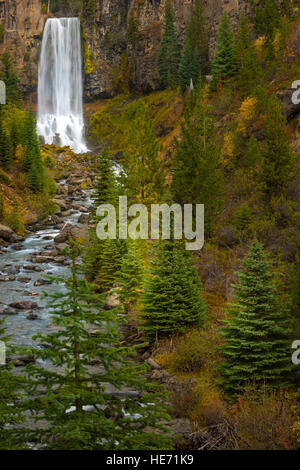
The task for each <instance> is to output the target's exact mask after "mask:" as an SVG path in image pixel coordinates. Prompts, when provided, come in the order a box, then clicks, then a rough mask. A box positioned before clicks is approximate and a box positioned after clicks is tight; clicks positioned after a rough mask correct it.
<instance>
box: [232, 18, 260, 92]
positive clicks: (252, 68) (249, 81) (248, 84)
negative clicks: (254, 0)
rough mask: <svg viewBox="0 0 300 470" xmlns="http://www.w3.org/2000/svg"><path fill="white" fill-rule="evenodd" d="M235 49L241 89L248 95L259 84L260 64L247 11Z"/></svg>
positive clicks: (241, 22)
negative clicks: (255, 51)
mask: <svg viewBox="0 0 300 470" xmlns="http://www.w3.org/2000/svg"><path fill="white" fill-rule="evenodd" d="M235 51H236V63H237V68H238V78H237V80H238V87H239V91H240V93H241V95H242V96H248V95H249V94H250V93H251V91H252V90H253V88H254V86H256V85H257V82H258V75H259V66H258V64H257V60H256V57H255V53H254V49H253V46H252V29H251V26H250V25H249V21H248V19H247V17H246V15H245V13H242V15H241V18H240V22H239V28H238V32H237V38H236V46H235Z"/></svg>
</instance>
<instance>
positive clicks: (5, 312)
mask: <svg viewBox="0 0 300 470" xmlns="http://www.w3.org/2000/svg"><path fill="white" fill-rule="evenodd" d="M17 314H18V312H17V311H16V310H14V309H13V308H11V307H6V308H4V309H3V310H0V315H5V316H11V315H17Z"/></svg>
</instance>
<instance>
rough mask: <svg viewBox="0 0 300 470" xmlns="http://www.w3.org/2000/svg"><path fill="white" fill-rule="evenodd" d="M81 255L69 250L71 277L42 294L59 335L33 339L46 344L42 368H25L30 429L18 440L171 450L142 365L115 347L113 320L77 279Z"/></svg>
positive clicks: (158, 401) (52, 446)
mask: <svg viewBox="0 0 300 470" xmlns="http://www.w3.org/2000/svg"><path fill="white" fill-rule="evenodd" d="M79 255H80V252H79V251H78V248H77V246H76V245H73V246H72V248H71V252H70V258H71V260H72V264H71V275H70V277H69V278H68V279H61V278H57V279H54V280H53V281H54V282H55V283H57V284H59V285H63V286H64V291H60V292H56V293H54V294H51V295H49V296H48V297H49V299H50V302H49V308H50V311H51V314H52V316H53V323H54V325H56V327H57V330H56V331H53V332H51V333H49V334H47V335H45V336H43V335H38V336H37V337H36V339H38V340H39V341H40V342H41V343H43V344H44V345H45V346H44V348H39V349H35V350H34V351H33V353H34V356H35V358H36V359H42V361H45V360H47V361H48V365H47V366H43V362H41V363H40V364H39V365H38V366H37V365H35V364H31V365H29V366H28V367H27V375H28V381H29V385H28V386H27V387H26V392H27V397H29V398H26V399H25V400H24V402H23V408H24V410H26V412H27V413H28V414H29V417H30V419H31V420H32V421H33V422H34V426H33V427H31V428H25V429H23V430H22V435H23V438H22V439H23V442H25V443H28V442H33V441H35V440H37V441H38V443H39V448H40V449H43V450H141V449H143V450H148V449H149V450H150V449H166V448H169V447H168V446H170V441H169V439H168V437H166V436H165V435H162V434H159V431H161V430H162V429H163V428H162V426H161V425H160V424H159V420H161V419H162V418H166V417H167V415H166V412H165V409H164V405H163V402H162V396H161V395H160V393H157V394H153V393H150V392H151V387H150V385H148V384H147V383H146V382H145V379H144V378H143V373H144V371H145V369H144V367H140V366H138V365H136V364H135V363H133V361H132V360H131V359H130V358H129V356H130V355H132V354H133V351H132V350H131V349H129V348H126V347H124V346H123V345H121V341H120V339H119V332H118V324H119V320H118V315H117V314H116V312H115V311H112V310H110V311H107V310H104V308H103V307H104V302H103V299H102V297H101V296H99V295H97V294H95V289H94V287H95V286H93V285H91V284H89V283H88V282H87V281H86V280H85V279H84V278H83V277H82V276H81V269H80V264H81V260H80V257H78V256H79ZM49 362H50V363H51V367H49ZM92 364H97V366H96V367H95V366H93V367H92ZM124 390H134V391H135V392H136V393H135V394H134V393H133V394H131V393H130V392H127V393H128V396H126V391H124ZM122 391H124V398H123V393H122ZM30 397H32V398H30ZM45 422H46V423H47V426H45Z"/></svg>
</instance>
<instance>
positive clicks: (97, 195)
mask: <svg viewBox="0 0 300 470" xmlns="http://www.w3.org/2000/svg"><path fill="white" fill-rule="evenodd" d="M116 200H117V191H116V178H115V175H114V171H113V163H112V156H111V155H110V153H109V151H108V149H107V147H105V148H104V149H103V151H102V152H101V154H100V155H99V158H98V162H97V176H96V179H95V183H94V191H93V195H92V201H93V214H94V215H95V213H96V211H97V208H98V207H99V206H101V205H102V204H115V203H116Z"/></svg>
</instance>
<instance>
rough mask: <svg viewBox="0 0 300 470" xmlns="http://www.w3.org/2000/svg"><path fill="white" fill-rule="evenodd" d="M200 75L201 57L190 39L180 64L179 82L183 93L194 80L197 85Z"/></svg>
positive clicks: (186, 42) (187, 41) (186, 43)
mask: <svg viewBox="0 0 300 470" xmlns="http://www.w3.org/2000/svg"><path fill="white" fill-rule="evenodd" d="M199 74H200V62H199V56H198V53H197V51H196V50H195V49H193V48H192V44H191V41H190V37H189V36H187V37H186V39H185V43H184V47H183V52H182V56H181V60H180V64H179V82H180V88H181V91H182V93H185V91H186V90H187V88H188V87H189V85H190V83H191V79H192V80H193V84H194V85H197V83H198V79H199Z"/></svg>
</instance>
